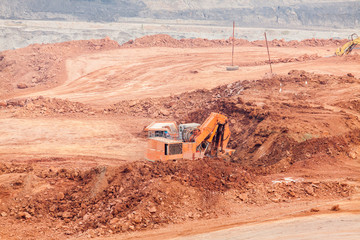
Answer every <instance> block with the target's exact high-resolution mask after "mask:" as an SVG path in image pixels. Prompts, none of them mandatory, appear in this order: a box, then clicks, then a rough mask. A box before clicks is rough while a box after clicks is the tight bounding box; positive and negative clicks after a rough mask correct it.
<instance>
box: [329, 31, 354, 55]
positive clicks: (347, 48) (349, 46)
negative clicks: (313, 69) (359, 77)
mask: <svg viewBox="0 0 360 240" xmlns="http://www.w3.org/2000/svg"><path fill="white" fill-rule="evenodd" d="M349 40H350V41H349V42H347V43H345V44H344V45H343V46H342V47H339V48H338V49H336V52H335V55H337V56H343V55H347V54H349V53H350V52H351V51H352V50H353V49H354V48H355V47H356V45H358V44H360V37H359V36H358V35H357V34H356V33H353V34H351V35H350V36H349Z"/></svg>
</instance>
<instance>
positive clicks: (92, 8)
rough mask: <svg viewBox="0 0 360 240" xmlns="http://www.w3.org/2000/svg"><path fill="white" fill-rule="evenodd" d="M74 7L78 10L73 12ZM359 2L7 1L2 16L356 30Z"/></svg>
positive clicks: (9, 17)
mask: <svg viewBox="0 0 360 240" xmlns="http://www.w3.org/2000/svg"><path fill="white" fill-rule="evenodd" d="M74 9H76V10H75V11H74ZM359 9H360V2H359V1H353V0H348V1H339V0H337V1H336V0H335V1H326V0H323V1H310V0H303V1H292V0H285V1H280V0H275V1H265V0H257V1H245V0H235V1H230V0H225V1H221V0H199V1H176V2H174V1H170V0H160V1H154V0H142V1H140V0H131V1H115V0H76V1H74V0H61V1H60V0H57V1H51V3H47V4H44V1H43V0H30V1H29V0H19V1H12V0H3V1H2V4H1V6H0V18H4V19H47V20H70V21H73V20H82V21H102V22H103V21H105V22H111V21H118V19H119V18H122V17H126V18H153V19H185V20H190V19H192V20H211V21H226V22H228V21H232V20H235V21H236V22H237V23H238V25H239V26H244V27H294V26H296V27H301V26H322V27H331V28H334V27H335V28H343V27H349V26H351V27H354V28H356V27H358V26H359V24H360V14H359Z"/></svg>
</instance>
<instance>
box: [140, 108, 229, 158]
mask: <svg viewBox="0 0 360 240" xmlns="http://www.w3.org/2000/svg"><path fill="white" fill-rule="evenodd" d="M145 131H147V132H148V147H147V150H146V159H148V160H151V161H157V160H160V161H166V160H176V159H195V158H202V157H204V156H210V157H214V156H219V155H221V154H227V155H231V154H232V153H233V152H234V150H232V149H227V148H226V146H227V144H228V142H229V140H230V129H229V124H228V119H227V117H226V116H224V115H222V114H220V113H211V114H210V116H209V117H208V118H207V119H206V120H205V122H204V123H203V124H201V125H200V124H198V123H187V124H180V125H179V126H177V125H176V123H175V122H153V123H151V124H150V125H149V126H147V127H146V128H145Z"/></svg>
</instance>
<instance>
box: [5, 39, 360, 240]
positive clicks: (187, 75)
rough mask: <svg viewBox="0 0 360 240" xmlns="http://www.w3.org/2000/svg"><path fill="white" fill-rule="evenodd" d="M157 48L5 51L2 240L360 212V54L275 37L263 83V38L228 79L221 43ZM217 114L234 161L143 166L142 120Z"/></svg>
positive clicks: (239, 53)
mask: <svg viewBox="0 0 360 240" xmlns="http://www.w3.org/2000/svg"><path fill="white" fill-rule="evenodd" d="M155 40H156V41H165V42H166V41H169V39H167V38H165V39H163V40H162V39H161V37H160V40H159V39H155ZM155 40H153V42H152V41H149V42H148V44H144V43H143V44H142V45H141V46H135V47H127V45H125V47H124V46H122V47H120V46H118V45H117V44H115V43H113V42H112V41H111V40H108V39H105V40H101V41H94V42H91V41H90V42H86V41H84V42H75V43H64V44H58V45H55V47H54V46H53V45H39V46H37V45H35V46H29V47H28V48H25V49H20V50H15V51H5V52H2V58H1V61H0V63H1V64H2V65H1V68H0V69H1V74H2V77H3V81H2V82H1V84H2V85H1V86H2V95H1V97H0V100H1V102H0V104H1V105H0V123H1V129H0V160H1V165H0V167H1V168H0V170H1V171H0V173H1V175H0V177H1V179H2V181H1V182H0V189H1V192H0V214H1V216H0V226H1V230H0V237H2V238H4V239H24V238H27V239H50V238H52V239H62V238H72V239H86V238H89V237H100V239H130V238H132V239H141V238H143V239H170V238H175V237H178V236H187V235H191V234H198V233H204V232H209V231H214V230H219V229H226V228H230V227H235V226H239V225H243V224H246V223H254V222H255V223H261V222H264V221H270V220H278V219H284V218H285V219H288V218H291V217H296V216H308V218H309V219H310V220H309V221H310V222H311V221H312V219H315V218H316V215H317V214H321V213H327V214H334V213H335V212H336V213H337V212H339V211H340V212H342V214H344V215H346V214H350V213H352V214H353V213H355V214H357V216H358V214H359V210H360V209H359V204H358V203H359V184H360V178H359V176H360V175H359V174H360V160H359V157H358V156H360V155H359V154H360V149H359V147H358V146H359V145H358V144H359V142H360V137H359V132H358V127H359V126H360V121H359V116H360V105H359V104H360V102H359V94H358V92H359V89H360V80H359V78H360V68H359V64H360V57H359V55H358V54H357V52H356V51H354V52H353V54H352V55H351V56H347V57H334V56H332V54H333V52H334V51H335V49H336V47H337V46H338V45H339V43H334V42H331V41H330V43H329V44H328V45H326V44H322V43H321V42H320V43H318V42H315V43H314V42H311V43H312V44H301V43H298V44H296V43H295V44H292V45H291V46H286V44H280V45H279V44H276V42H275V43H273V44H272V45H271V48H270V52H271V57H272V60H273V65H272V67H273V71H274V74H273V75H271V74H269V65H268V64H267V63H266V61H267V53H266V49H265V48H264V44H263V43H251V44H250V43H244V44H239V45H238V46H237V47H236V51H235V65H238V66H239V67H240V68H239V70H238V71H233V72H231V71H226V69H225V68H226V66H228V65H229V63H230V58H231V49H230V48H229V46H228V44H227V46H223V44H220V43H214V44H213V45H211V46H207V45H206V44H204V46H200V47H199V46H197V47H193V46H189V47H179V46H168V45H166V46H158V45H159V44H154V42H155ZM135 42H136V41H135ZM155 43H157V42H155ZM205 43H206V42H205ZM160 45H161V44H160ZM170 45H171V44H170ZM282 45H285V46H282ZM79 46H81V47H79ZM56 48H59V49H58V50H57V49H56ZM64 49H65V50H66V51H67V52H65V53H64V51H63V50H64ZM57 51H58V52H57ZM35 53H37V54H35ZM29 56H30V57H29ZM14 61H15V62H14ZM22 64H23V66H26V67H21V66H22ZM37 66H40V67H37ZM293 70H296V71H293ZM21 71H23V72H24V74H22V75H21V76H20V75H18V74H19V73H20V72H21ZM22 76H24V77H22ZM19 84H20V85H19ZM21 84H25V85H26V87H23V86H21ZM199 89H200V90H199ZM211 111H218V112H222V113H224V114H225V115H227V116H228V117H229V119H230V122H231V124H230V127H231V131H232V133H233V135H232V140H230V147H232V148H234V149H236V154H235V155H234V156H233V157H232V158H231V159H225V160H224V159H218V160H211V159H209V160H204V162H202V161H199V160H196V162H191V161H190V162H187V161H185V162H182V161H179V162H176V163H168V165H167V164H165V165H162V164H160V163H159V164H158V163H155V164H153V163H149V162H146V161H145V160H144V151H145V149H146V137H145V136H144V134H143V131H142V130H143V128H144V127H145V126H146V125H147V124H149V123H151V122H152V121H154V120H175V121H178V122H185V121H198V122H201V121H203V120H204V117H206V116H207V115H208V114H209V113H210V112H211ZM204 166H206V167H204ZM216 166H217V167H216ZM144 169H146V171H145V170H144ZM169 169H170V170H169ZM194 176H198V177H194ZM289 178H290V180H289ZM146 189H148V190H146ZM135 203H136V204H135ZM207 204H209V205H207ZM330 209H332V210H330ZM330 216H331V215H330ZM342 216H343V215H342ZM334 218H335V219H336V217H335V215H334ZM267 224H270V228H271V224H272V222H271V221H270V222H268V223H267ZM274 224H275V223H274ZM313 224H315V225H316V224H318V225H319V227H320V226H321V224H323V223H322V222H316V221H314V222H313ZM285 225H286V224H285ZM264 228H268V226H267V227H264ZM15 229H16V231H15ZM251 229H253V230H251ZM247 231H249V232H248V234H249V235H251V231H257V230H256V228H248V230H247ZM283 231H286V229H284V230H283ZM351 231H352V230H351ZM291 234H292V233H290V232H289V236H291ZM356 234H359V235H360V232H356ZM356 234H355V235H356ZM359 235H357V236H359ZM179 239H181V238H179ZM184 239H185V238H184ZM186 239H192V238H186ZM194 239H197V238H196V237H195V238H194ZM204 239H205V238H204ZM214 239H216V235H215V237H214ZM259 239H261V238H259ZM349 239H355V238H349Z"/></svg>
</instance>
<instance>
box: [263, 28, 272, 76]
mask: <svg viewBox="0 0 360 240" xmlns="http://www.w3.org/2000/svg"><path fill="white" fill-rule="evenodd" d="M264 36H265V42H266V48H267V53H268V57H269V64H270V72H271V74H272V73H273V71H272V67H271V59H270V51H269V45H268V41H267V37H266V32H264Z"/></svg>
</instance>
